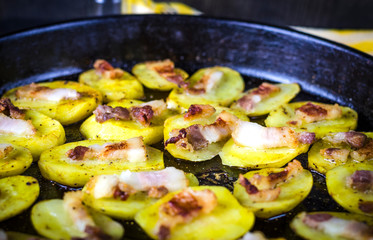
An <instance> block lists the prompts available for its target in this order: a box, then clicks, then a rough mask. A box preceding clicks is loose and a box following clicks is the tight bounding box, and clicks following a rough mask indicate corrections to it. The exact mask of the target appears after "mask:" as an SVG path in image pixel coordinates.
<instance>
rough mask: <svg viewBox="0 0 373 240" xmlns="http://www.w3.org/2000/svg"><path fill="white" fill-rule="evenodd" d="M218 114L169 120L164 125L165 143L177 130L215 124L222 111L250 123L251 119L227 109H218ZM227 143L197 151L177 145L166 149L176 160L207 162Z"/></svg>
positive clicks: (217, 143) (220, 142)
mask: <svg viewBox="0 0 373 240" xmlns="http://www.w3.org/2000/svg"><path fill="white" fill-rule="evenodd" d="M215 109H216V112H215V113H214V114H212V115H211V116H209V117H206V118H195V119H191V120H188V119H184V114H180V115H176V116H173V117H170V118H168V119H167V120H166V121H165V123H164V139H165V141H166V140H167V139H169V138H170V133H171V132H172V131H173V130H175V129H178V130H180V129H182V128H187V127H189V126H191V125H194V124H201V125H208V124H212V123H214V122H215V120H216V118H217V116H218V115H219V114H220V113H221V112H222V111H227V112H229V113H232V114H233V115H235V116H236V117H238V118H239V119H241V120H245V121H249V118H248V117H247V116H246V114H245V113H244V112H242V111H240V110H237V109H236V110H234V109H229V108H225V107H216V108H215ZM225 142H226V141H219V142H215V143H211V144H209V145H208V146H207V147H206V148H203V149H200V150H197V151H189V150H187V149H182V148H179V147H177V146H176V144H173V143H169V144H167V146H166V147H165V149H166V150H167V151H168V152H169V153H170V154H171V155H172V156H174V157H175V158H180V159H185V160H190V161H196V162H198V161H205V160H209V159H211V158H213V157H215V156H216V155H218V153H219V152H220V151H221V149H222V147H223V145H224V143H225Z"/></svg>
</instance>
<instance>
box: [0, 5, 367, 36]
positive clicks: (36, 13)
mask: <svg viewBox="0 0 373 240" xmlns="http://www.w3.org/2000/svg"><path fill="white" fill-rule="evenodd" d="M97 1H99V0H97ZM106 1H112V0H106ZM114 1H115V0H114ZM163 1H164V0H163ZM176 1H178V2H183V3H185V4H188V5H190V6H192V7H194V8H196V9H198V10H200V11H202V12H203V13H205V15H209V16H216V17H227V18H235V19H242V20H253V21H258V22H263V23H269V24H274V25H292V26H306V27H322V28H350V29H368V28H373V0H231V1H228V0H176ZM156 2H157V1H156ZM158 2H159V1H158ZM110 11H111V10H110V9H104V10H103V9H101V10H98V9H97V4H96V3H95V0H0V35H4V34H7V33H10V32H15V31H19V30H22V29H27V28H30V27H35V26H40V25H45V24H50V23H55V22H60V21H65V20H70V19H77V18H82V17H89V16H97V15H102V14H105V13H109V12H110ZM118 11H119V9H118Z"/></svg>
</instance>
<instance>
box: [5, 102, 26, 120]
mask: <svg viewBox="0 0 373 240" xmlns="http://www.w3.org/2000/svg"><path fill="white" fill-rule="evenodd" d="M0 113H3V114H4V115H6V116H8V117H11V118H14V119H25V110H21V109H19V108H18V107H16V106H14V105H13V103H12V102H11V101H10V99H9V98H1V99H0Z"/></svg>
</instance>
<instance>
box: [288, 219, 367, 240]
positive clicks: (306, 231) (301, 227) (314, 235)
mask: <svg viewBox="0 0 373 240" xmlns="http://www.w3.org/2000/svg"><path fill="white" fill-rule="evenodd" d="M305 214H309V215H314V214H328V215H331V216H333V217H336V218H338V219H341V220H342V221H343V220H354V221H356V222H364V223H365V224H367V225H368V226H370V227H373V219H372V218H370V217H367V216H363V215H359V214H351V213H344V212H312V213H305V212H302V213H299V214H298V215H297V216H296V217H295V218H294V219H293V220H292V221H291V223H290V227H291V228H292V229H293V231H294V232H296V234H297V235H299V236H301V237H302V238H304V239H309V240H313V239H318V240H346V239H363V238H358V236H355V237H352V238H346V237H343V236H341V235H342V234H341V233H342V232H344V231H345V230H346V229H345V226H343V225H341V226H340V227H337V228H335V227H333V228H332V229H330V230H329V231H323V230H318V229H316V228H312V227H310V226H308V225H306V224H305V223H304V222H303V220H302V219H303V217H304V216H305ZM347 231H350V230H347ZM351 235H353V234H351Z"/></svg>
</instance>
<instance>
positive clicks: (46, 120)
mask: <svg viewBox="0 0 373 240" xmlns="http://www.w3.org/2000/svg"><path fill="white" fill-rule="evenodd" d="M25 120H30V121H31V123H32V125H33V126H34V127H35V129H36V133H35V135H32V136H19V135H11V134H5V133H4V134H0V142H7V143H11V144H15V145H19V146H22V147H25V148H27V149H29V150H30V152H31V154H32V157H33V159H34V161H37V160H38V159H39V156H40V154H41V152H42V151H44V150H46V149H49V148H51V147H54V146H57V145H60V144H63V143H64V142H65V140H66V138H65V130H64V128H63V127H62V125H61V124H60V123H59V122H58V121H56V120H53V119H51V118H50V117H48V116H46V115H44V114H42V113H39V112H37V111H34V110H27V111H26V116H25Z"/></svg>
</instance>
